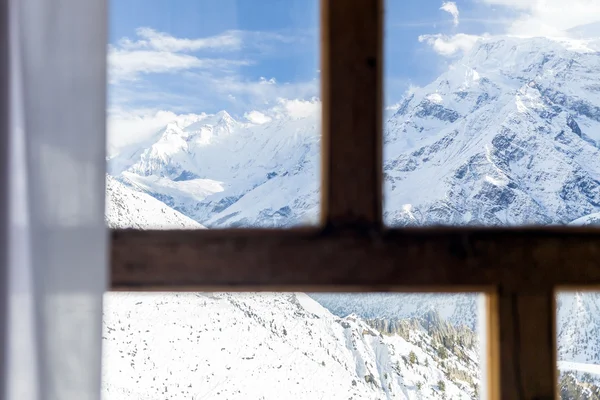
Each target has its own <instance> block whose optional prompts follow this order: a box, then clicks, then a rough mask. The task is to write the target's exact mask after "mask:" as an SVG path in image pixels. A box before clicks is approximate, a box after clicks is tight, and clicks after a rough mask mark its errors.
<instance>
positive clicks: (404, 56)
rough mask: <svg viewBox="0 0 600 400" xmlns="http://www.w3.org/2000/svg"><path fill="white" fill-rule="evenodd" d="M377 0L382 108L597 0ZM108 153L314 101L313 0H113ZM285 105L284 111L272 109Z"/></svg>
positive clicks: (574, 20)
mask: <svg viewBox="0 0 600 400" xmlns="http://www.w3.org/2000/svg"><path fill="white" fill-rule="evenodd" d="M565 4H566V2H565V1H564V0H456V1H443V0H387V1H386V4H385V46H384V47H385V80H384V93H385V94H384V96H385V99H384V101H385V104H386V105H387V107H393V105H394V104H396V103H397V102H399V101H400V100H401V99H402V97H403V96H404V95H405V94H406V92H407V91H408V90H410V89H411V87H414V86H422V85H425V84H427V83H429V82H430V81H432V80H434V79H435V78H436V77H437V76H438V75H439V74H440V73H442V72H443V71H445V70H447V69H448V67H449V65H450V64H451V63H452V62H454V61H456V60H457V59H459V58H460V57H461V56H462V55H463V54H464V53H465V52H467V51H468V50H469V49H470V48H471V47H472V46H473V44H474V43H475V42H476V41H477V40H478V39H479V38H481V37H487V36H495V35H506V34H508V35H516V36H565V35H569V33H568V30H569V29H571V28H573V27H576V26H581V25H585V24H590V23H594V22H597V21H600V1H599V0H569V1H568V7H565ZM108 70H109V83H108V85H109V87H108V135H109V152H114V151H118V149H119V148H120V147H122V146H124V145H127V144H131V143H132V142H134V141H136V140H139V139H140V138H143V137H144V136H147V135H148V134H151V133H153V132H155V131H157V130H158V129H160V128H161V127H163V126H164V125H166V123H168V122H171V121H172V120H175V119H177V118H184V117H185V116H186V115H189V114H200V113H203V112H204V113H215V112H218V111H220V110H227V111H228V112H229V113H230V114H231V115H232V116H234V117H235V118H236V119H239V120H243V121H247V122H252V123H263V122H265V121H268V120H269V119H270V117H269V115H271V114H273V113H275V112H281V110H291V111H290V112H293V109H294V107H306V106H307V104H309V105H310V104H314V103H315V102H317V103H318V98H319V79H320V74H319V5H318V1H317V0H260V1H250V0H218V1H217V0H113V1H112V3H111V8H110V38H109V49H108ZM282 105H283V107H282Z"/></svg>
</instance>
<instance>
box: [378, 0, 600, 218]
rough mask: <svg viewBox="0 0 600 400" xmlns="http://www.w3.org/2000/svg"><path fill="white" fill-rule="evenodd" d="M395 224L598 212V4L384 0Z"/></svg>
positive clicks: (388, 173)
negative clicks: (407, 0)
mask: <svg viewBox="0 0 600 400" xmlns="http://www.w3.org/2000/svg"><path fill="white" fill-rule="evenodd" d="M386 11H387V14H386V24H387V25H386V57H385V59H386V63H387V64H386V81H385V93H386V95H385V101H386V105H387V107H386V113H387V114H386V119H385V123H384V126H385V148H384V153H385V156H384V163H385V164H384V171H385V188H384V195H385V207H384V208H385V221H386V223H387V224H388V225H394V226H405V225H486V226H490V225H493V226H504V225H551V224H553V225H556V224H558V225H568V224H574V225H580V224H597V223H598V220H599V219H600V218H599V217H598V215H600V214H598V213H599V212H600V201H599V200H600V163H599V162H598V160H600V150H599V146H600V141H599V140H600V96H599V93H600V91H599V86H598V84H597V82H598V78H599V77H600V63H599V62H598V53H597V51H598V50H599V49H600V41H599V40H598V39H596V38H598V37H600V28H599V26H600V25H598V24H597V23H596V24H590V23H592V22H595V21H599V20H600V8H599V7H598V6H596V3H595V2H594V5H593V6H592V5H591V3H590V2H589V1H587V0H575V1H573V2H569V6H568V7H566V6H565V4H564V3H563V2H559V0H549V1H546V2H544V5H543V6H542V2H540V1H534V0H532V1H517V0H515V1H512V0H508V1H504V0H485V1H463V2H451V1H447V2H442V1H439V0H435V1H433V0H426V1H409V2H406V1H396V0H388V1H387V6H386Z"/></svg>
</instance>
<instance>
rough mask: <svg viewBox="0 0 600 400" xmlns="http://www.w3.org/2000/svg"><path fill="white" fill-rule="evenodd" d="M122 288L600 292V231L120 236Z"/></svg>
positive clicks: (116, 261) (116, 262)
mask: <svg viewBox="0 0 600 400" xmlns="http://www.w3.org/2000/svg"><path fill="white" fill-rule="evenodd" d="M111 265H112V267H111V268H112V288H113V289H114V290H120V289H134V288H143V289H149V290H150V289H151V290H188V289H189V290H198V289H200V288H205V289H206V288H214V287H220V288H226V289H227V290H245V289H249V288H254V289H261V290H276V289H277V290H294V289H301V290H307V289H306V288H307V287H310V288H311V290H317V291H326V290H332V289H334V290H338V291H341V290H345V289H350V288H352V290H356V289H359V290H361V291H380V290H381V291H390V290H393V291H398V290H402V291H427V290H434V291H462V290H468V289H469V288H473V290H480V289H481V288H484V289H485V288H489V287H492V286H499V287H502V288H504V289H505V290H519V291H525V292H527V291H535V290H540V289H542V290H554V287H555V286H557V285H566V286H570V287H573V286H593V285H595V286H598V285H600V231H598V230H594V229H589V230H586V229H467V230H463V229H406V230H389V231H384V232H379V231H376V230H373V231H370V230H365V229H355V230H331V231H329V230H317V229H297V230H200V231H128V230H125V231H113V233H112V254H111Z"/></svg>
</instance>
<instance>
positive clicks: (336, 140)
mask: <svg viewBox="0 0 600 400" xmlns="http://www.w3.org/2000/svg"><path fill="white" fill-rule="evenodd" d="M382 3H383V0H352V1H348V0H322V7H321V10H322V11H321V15H322V24H321V25H322V26H321V35H322V36H321V55H322V56H321V62H322V68H321V79H322V92H321V95H322V101H323V149H322V157H323V162H322V165H323V171H322V176H323V184H322V190H321V193H322V212H321V215H322V221H323V222H324V223H325V224H326V225H330V226H333V227H343V226H369V227H373V226H374V227H376V228H379V227H381V221H382V215H381V197H382V195H381V194H382V187H381V170H382V163H381V153H382V140H381V137H382V132H381V120H382V100H381V98H382V96H381V93H382V71H383V68H382V65H383V54H382V53H383V51H382V49H383V46H382V41H383V6H382Z"/></svg>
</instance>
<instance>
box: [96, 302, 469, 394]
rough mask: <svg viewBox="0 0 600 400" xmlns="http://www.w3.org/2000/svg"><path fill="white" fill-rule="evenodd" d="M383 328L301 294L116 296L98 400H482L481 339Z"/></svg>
mask: <svg viewBox="0 0 600 400" xmlns="http://www.w3.org/2000/svg"><path fill="white" fill-rule="evenodd" d="M378 322H379V323H377V321H372V322H371V325H372V326H376V325H379V326H380V327H381V329H380V330H377V329H375V328H374V327H372V326H370V325H368V324H367V323H365V321H363V320H362V319H361V318H358V317H356V316H348V317H346V318H339V317H336V316H334V315H333V314H331V313H330V312H329V311H328V310H327V309H325V308H323V307H322V306H321V305H319V304H318V303H317V302H315V301H314V300H312V299H311V298H310V297H308V296H306V295H304V294H300V293H285V294H273V293H262V294H257V293H237V294H231V293H200V294H192V293H180V294H170V295H168V296H165V295H164V294H139V293H110V294H107V295H106V297H105V313H104V330H103V353H104V357H103V358H104V368H103V382H104V385H103V399H106V400H109V399H110V400H121V399H123V400H125V399H127V400H129V399H133V398H135V399H165V398H172V399H194V400H199V399H209V398H210V399H218V398H222V399H244V400H246V399H306V400H313V399H344V400H345V399H348V398H352V399H422V398H427V399H475V398H477V393H478V391H479V386H480V382H479V364H478V360H479V359H480V356H479V353H478V351H479V350H478V349H479V346H478V345H477V341H476V337H475V335H474V334H472V333H469V331H468V330H466V331H461V330H457V329H455V328H453V327H452V326H451V325H448V324H446V323H444V322H442V321H441V320H439V318H436V316H435V314H430V315H427V316H425V317H424V318H421V319H412V320H406V321H403V322H402V323H400V324H396V325H395V326H393V327H392V328H390V327H389V325H386V324H384V322H383V321H381V320H380V321H378ZM384 327H385V329H384ZM383 332H385V333H383Z"/></svg>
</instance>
